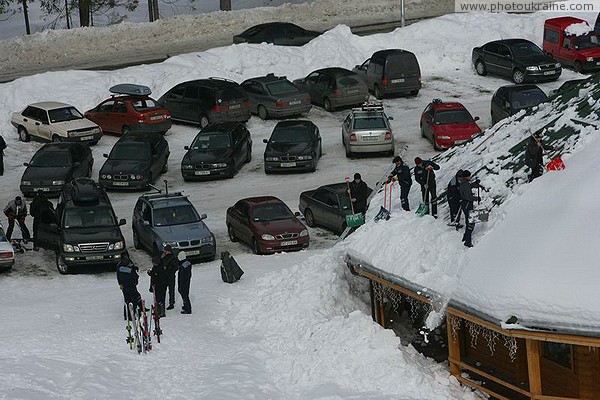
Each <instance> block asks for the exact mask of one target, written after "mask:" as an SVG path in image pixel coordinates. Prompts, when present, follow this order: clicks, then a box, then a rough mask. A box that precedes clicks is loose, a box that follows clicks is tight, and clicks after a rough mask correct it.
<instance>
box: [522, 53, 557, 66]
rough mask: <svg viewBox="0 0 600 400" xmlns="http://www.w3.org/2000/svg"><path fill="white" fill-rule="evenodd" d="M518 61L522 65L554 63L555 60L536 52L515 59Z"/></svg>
mask: <svg viewBox="0 0 600 400" xmlns="http://www.w3.org/2000/svg"><path fill="white" fill-rule="evenodd" d="M517 61H518V62H520V63H521V64H524V65H540V64H554V63H556V62H557V61H556V60H555V59H554V58H552V57H550V56H547V55H545V54H536V55H533V56H528V57H521V58H519V59H517Z"/></svg>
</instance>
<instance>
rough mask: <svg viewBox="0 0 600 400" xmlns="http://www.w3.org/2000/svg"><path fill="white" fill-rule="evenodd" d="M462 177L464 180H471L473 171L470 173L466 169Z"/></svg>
mask: <svg viewBox="0 0 600 400" xmlns="http://www.w3.org/2000/svg"><path fill="white" fill-rule="evenodd" d="M462 177H463V178H470V177H471V171H469V170H468V169H465V170H464V171H463V173H462Z"/></svg>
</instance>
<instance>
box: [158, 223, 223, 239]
mask: <svg viewBox="0 0 600 400" xmlns="http://www.w3.org/2000/svg"><path fill="white" fill-rule="evenodd" d="M152 229H153V230H154V232H155V233H156V235H157V236H158V237H159V238H160V240H162V241H163V242H179V241H182V240H199V239H202V238H205V237H210V236H211V235H212V233H211V231H210V230H209V229H208V228H207V227H206V225H205V224H204V222H195V223H192V224H183V225H171V226H154V227H153V228H152Z"/></svg>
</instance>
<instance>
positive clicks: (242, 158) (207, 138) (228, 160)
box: [181, 123, 252, 181]
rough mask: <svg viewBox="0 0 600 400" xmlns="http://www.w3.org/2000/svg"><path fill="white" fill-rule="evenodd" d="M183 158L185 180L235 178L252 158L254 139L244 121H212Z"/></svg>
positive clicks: (186, 147) (188, 148)
mask: <svg viewBox="0 0 600 400" xmlns="http://www.w3.org/2000/svg"><path fill="white" fill-rule="evenodd" d="M185 149H186V150H187V153H185V155H184V156H183V159H182V160H181V175H182V176H183V180H185V181H189V180H206V179H215V178H232V177H233V176H234V175H235V173H236V172H237V171H239V170H240V169H241V168H242V166H243V165H244V163H249V162H250V161H251V160H252V139H251V138H250V132H249V131H248V129H246V126H245V125H244V124H241V123H225V124H217V125H209V126H208V127H207V128H205V129H203V130H201V131H200V132H199V133H198V134H197V135H196V137H195V138H194V141H193V142H192V144H191V145H190V146H185Z"/></svg>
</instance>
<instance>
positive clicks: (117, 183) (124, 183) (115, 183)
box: [113, 182, 129, 186]
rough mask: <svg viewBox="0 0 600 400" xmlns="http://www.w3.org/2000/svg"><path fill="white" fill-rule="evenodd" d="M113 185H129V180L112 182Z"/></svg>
mask: <svg viewBox="0 0 600 400" xmlns="http://www.w3.org/2000/svg"><path fill="white" fill-rule="evenodd" d="M113 186H129V182H113Z"/></svg>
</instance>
